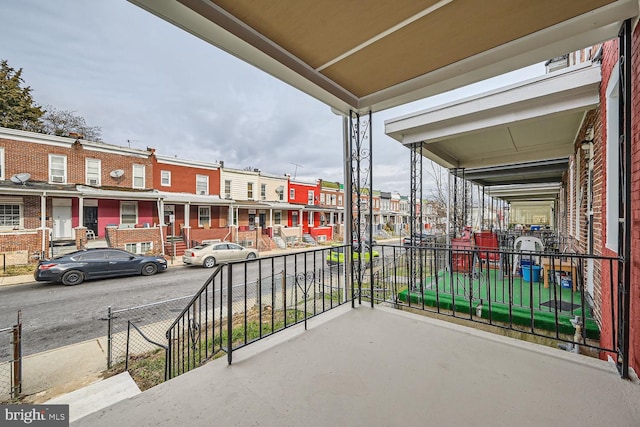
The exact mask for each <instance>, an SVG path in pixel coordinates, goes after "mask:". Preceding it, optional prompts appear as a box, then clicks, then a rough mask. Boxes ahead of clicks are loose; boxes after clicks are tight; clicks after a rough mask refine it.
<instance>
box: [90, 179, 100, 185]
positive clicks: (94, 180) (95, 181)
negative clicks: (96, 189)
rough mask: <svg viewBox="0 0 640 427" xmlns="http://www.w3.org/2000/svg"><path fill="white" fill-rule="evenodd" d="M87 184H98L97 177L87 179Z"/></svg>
mask: <svg viewBox="0 0 640 427" xmlns="http://www.w3.org/2000/svg"><path fill="white" fill-rule="evenodd" d="M89 185H98V180H97V179H90V180H89Z"/></svg>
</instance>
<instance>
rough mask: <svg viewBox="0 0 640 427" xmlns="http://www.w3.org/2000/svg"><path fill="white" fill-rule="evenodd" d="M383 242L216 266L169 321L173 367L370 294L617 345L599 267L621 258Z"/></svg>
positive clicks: (610, 289) (610, 287)
mask: <svg viewBox="0 0 640 427" xmlns="http://www.w3.org/2000/svg"><path fill="white" fill-rule="evenodd" d="M376 251H377V253H378V255H379V256H377V257H374V258H373V259H372V261H371V262H369V258H367V256H368V255H365V254H364V253H353V251H352V247H351V246H350V245H347V246H336V247H330V248H329V247H326V248H322V249H315V250H310V251H306V252H298V253H293V254H287V255H280V256H273V257H266V258H260V259H258V260H255V261H245V262H234V263H229V264H225V265H221V266H218V267H217V268H216V269H215V270H214V272H213V274H212V275H211V276H210V278H209V279H208V280H207V282H206V283H205V284H204V285H203V286H202V288H201V289H200V291H199V292H198V293H196V295H195V296H194V297H193V298H192V299H191V301H190V303H189V304H188V306H187V307H186V308H185V309H184V310H182V312H181V313H180V315H179V316H178V318H177V319H176V320H175V321H174V322H173V323H172V324H171V326H170V327H169V329H168V331H167V334H166V335H167V339H168V348H167V350H166V357H167V359H166V360H167V363H166V366H167V375H166V377H167V378H172V377H175V376H177V375H180V374H182V373H184V372H187V371H189V370H191V369H193V368H195V367H198V366H200V365H201V364H203V363H205V362H206V361H208V360H210V359H212V358H216V357H219V356H222V355H224V354H226V355H227V359H228V361H229V363H231V361H232V355H233V351H234V350H236V349H239V348H242V347H244V346H247V345H249V344H251V343H253V342H255V341H258V340H260V339H262V338H265V337H267V336H270V335H272V334H274V333H277V332H278V331H281V330H284V329H286V328H288V327H291V326H293V325H296V324H300V323H304V324H305V328H306V322H307V320H308V319H310V318H311V317H313V316H317V315H319V314H321V313H324V312H325V311H328V310H331V309H333V308H335V307H338V306H340V305H342V304H345V303H347V302H351V303H355V302H356V301H359V302H363V300H365V301H369V302H371V303H372V305H373V304H374V303H378V304H380V303H386V304H390V305H392V306H393V307H396V308H400V309H411V310H419V311H424V312H431V313H437V314H441V315H447V316H452V317H456V318H461V319H465V320H468V321H472V322H477V323H482V324H484V325H489V326H493V327H499V328H503V329H507V330H511V331H515V332H518V333H525V334H531V335H534V336H538V337H541V338H544V339H551V340H553V341H554V342H556V343H558V344H560V345H563V346H564V347H565V348H566V349H568V350H574V351H578V350H577V349H578V346H580V347H581V348H582V349H581V352H593V353H594V355H597V353H598V352H599V351H605V352H611V353H616V350H615V349H616V348H617V343H616V336H615V334H614V331H615V328H610V330H606V331H603V330H602V329H601V324H602V323H603V322H602V321H603V319H607V323H609V322H611V324H612V325H614V324H615V321H616V319H615V318H614V315H613V309H612V308H611V307H614V294H615V292H614V281H613V277H612V276H611V275H610V276H609V277H608V278H606V280H605V278H603V275H601V274H600V272H601V271H604V270H603V269H605V270H606V269H608V271H614V269H615V267H616V265H617V264H616V263H617V262H618V259H617V258H609V257H597V256H590V255H579V254H562V253H556V252H515V251H509V250H497V249H496V250H485V249H482V250H479V249H474V248H472V247H469V248H465V249H460V248H457V247H451V246H446V245H442V246H438V247H424V246H422V247H400V246H380V247H377V248H376ZM363 257H364V258H363ZM349 259H352V260H354V262H353V266H354V269H353V270H352V269H351V268H346V269H345V268H344V267H345V262H344V261H345V260H349ZM358 259H361V260H363V262H357V261H358ZM346 264H347V266H348V263H346ZM358 269H360V270H358ZM352 276H353V277H354V280H352V279H351V277H352ZM594 290H599V291H600V292H594ZM592 295H607V298H608V300H607V301H600V300H598V301H596V302H594V299H593V297H592ZM604 307H607V308H606V309H605V308H604Z"/></svg>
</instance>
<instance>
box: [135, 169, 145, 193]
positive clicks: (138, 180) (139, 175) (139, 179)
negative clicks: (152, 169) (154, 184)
mask: <svg viewBox="0 0 640 427" xmlns="http://www.w3.org/2000/svg"><path fill="white" fill-rule="evenodd" d="M144 169H145V168H144V165H133V188H144V175H145V173H144Z"/></svg>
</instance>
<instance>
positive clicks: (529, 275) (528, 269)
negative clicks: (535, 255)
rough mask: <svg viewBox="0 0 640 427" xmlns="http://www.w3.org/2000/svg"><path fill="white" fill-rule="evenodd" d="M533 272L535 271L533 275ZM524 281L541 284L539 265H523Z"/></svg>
mask: <svg viewBox="0 0 640 427" xmlns="http://www.w3.org/2000/svg"><path fill="white" fill-rule="evenodd" d="M531 271H533V274H532V273H531ZM532 276H533V277H532ZM532 279H533V280H532ZM522 280H524V281H525V282H531V281H533V282H539V281H540V266H539V265H523V266H522Z"/></svg>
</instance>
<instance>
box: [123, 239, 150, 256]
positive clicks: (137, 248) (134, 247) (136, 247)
mask: <svg viewBox="0 0 640 427" xmlns="http://www.w3.org/2000/svg"><path fill="white" fill-rule="evenodd" d="M124 250H125V251H127V252H132V253H134V254H146V253H147V252H151V251H152V250H153V242H138V243H125V245H124Z"/></svg>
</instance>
